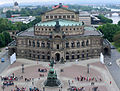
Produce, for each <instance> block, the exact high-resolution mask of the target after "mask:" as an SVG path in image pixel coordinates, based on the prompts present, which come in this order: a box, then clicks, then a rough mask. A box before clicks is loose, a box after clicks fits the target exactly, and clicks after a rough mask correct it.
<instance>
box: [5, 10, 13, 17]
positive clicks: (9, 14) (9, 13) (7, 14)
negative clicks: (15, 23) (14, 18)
mask: <svg viewBox="0 0 120 91" xmlns="http://www.w3.org/2000/svg"><path fill="white" fill-rule="evenodd" d="M11 15H12V12H11V11H10V10H9V11H7V12H6V17H7V18H11Z"/></svg>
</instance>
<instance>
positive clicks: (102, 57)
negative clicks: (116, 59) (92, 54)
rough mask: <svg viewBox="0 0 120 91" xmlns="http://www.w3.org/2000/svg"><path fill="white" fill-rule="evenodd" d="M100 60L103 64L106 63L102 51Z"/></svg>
mask: <svg viewBox="0 0 120 91" xmlns="http://www.w3.org/2000/svg"><path fill="white" fill-rule="evenodd" d="M100 62H101V63H102V64H105V62H104V55H103V54H102V53H100Z"/></svg>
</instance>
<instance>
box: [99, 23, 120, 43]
mask: <svg viewBox="0 0 120 91" xmlns="http://www.w3.org/2000/svg"><path fill="white" fill-rule="evenodd" d="M98 30H100V31H102V33H103V34H104V38H106V39H108V40H109V41H111V42H113V36H114V34H115V33H116V32H118V31H120V27H119V26H118V25H117V24H110V23H107V24H104V25H103V26H99V27H98Z"/></svg>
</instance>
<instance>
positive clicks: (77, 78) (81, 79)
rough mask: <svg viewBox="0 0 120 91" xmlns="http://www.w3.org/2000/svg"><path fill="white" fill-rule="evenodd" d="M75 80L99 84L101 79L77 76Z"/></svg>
mask: <svg viewBox="0 0 120 91" xmlns="http://www.w3.org/2000/svg"><path fill="white" fill-rule="evenodd" d="M75 80H77V81H89V82H90V81H94V82H98V81H99V82H101V81H102V79H101V78H96V77H84V76H77V77H75Z"/></svg>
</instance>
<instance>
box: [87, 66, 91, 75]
mask: <svg viewBox="0 0 120 91" xmlns="http://www.w3.org/2000/svg"><path fill="white" fill-rule="evenodd" d="M87 73H88V74H89V73H90V65H89V64H87Z"/></svg>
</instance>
